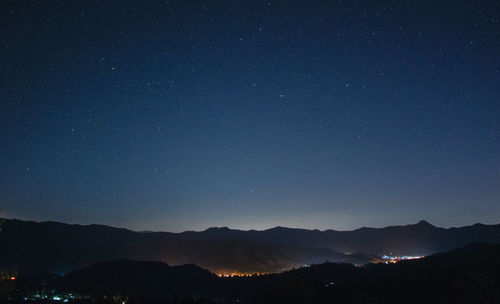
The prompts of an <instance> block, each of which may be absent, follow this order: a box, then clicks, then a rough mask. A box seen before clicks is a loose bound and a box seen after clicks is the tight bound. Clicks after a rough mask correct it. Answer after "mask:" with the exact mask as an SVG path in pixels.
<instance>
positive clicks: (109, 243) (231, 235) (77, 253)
mask: <svg viewBox="0 0 500 304" xmlns="http://www.w3.org/2000/svg"><path fill="white" fill-rule="evenodd" d="M475 242H486V243H491V244H498V243H500V224H497V225H482V224H475V225H472V226H465V227H460V228H448V229H445V228H440V227H435V226H433V225H431V224H429V223H428V222H425V221H420V222H419V223H417V224H412V225H405V226H390V227H385V228H360V229H357V230H353V231H334V230H326V231H319V230H306V229H292V228H285V227H276V228H272V229H268V230H264V231H255V230H250V231H242V230H232V229H229V228H210V229H207V230H205V231H200V232H192V231H187V232H183V233H168V232H134V231H130V230H126V229H119V228H114V227H108V226H99V225H89V226H81V225H68V224H63V223H56V222H42V223H36V222H27V221H19V220H7V221H5V223H4V224H3V225H2V233H0V248H8V250H0V271H1V270H2V269H13V268H15V269H17V270H18V271H19V273H21V274H23V275H25V276H34V275H43V274H45V273H56V274H61V273H63V274H64V273H69V272H71V271H73V270H75V269H82V268H85V267H88V266H90V265H93V264H97V263H103V262H110V261H117V260H138V261H140V260H142V261H162V262H165V263H167V264H169V265H184V264H196V265H198V266H200V267H202V268H204V269H207V270H209V271H211V272H213V273H232V272H240V273H257V272H282V271H283V270H289V269H292V268H294V267H295V268H299V267H302V266H304V265H306V264H321V263H324V262H325V261H330V262H337V263H351V264H365V263H368V262H373V261H374V260H376V256H382V255H384V254H389V253H391V252H392V253H393V254H394V255H431V254H434V253H438V252H446V251H449V250H453V249H456V248H459V247H462V246H465V245H467V244H470V243H475Z"/></svg>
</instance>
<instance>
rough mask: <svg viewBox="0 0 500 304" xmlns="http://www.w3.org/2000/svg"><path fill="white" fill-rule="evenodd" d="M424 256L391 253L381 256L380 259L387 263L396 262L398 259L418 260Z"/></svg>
mask: <svg viewBox="0 0 500 304" xmlns="http://www.w3.org/2000/svg"><path fill="white" fill-rule="evenodd" d="M423 257H425V256H423V255H403V256H392V255H384V256H382V259H383V260H384V261H385V263H386V264H389V263H397V262H399V261H403V260H418V259H421V258H423Z"/></svg>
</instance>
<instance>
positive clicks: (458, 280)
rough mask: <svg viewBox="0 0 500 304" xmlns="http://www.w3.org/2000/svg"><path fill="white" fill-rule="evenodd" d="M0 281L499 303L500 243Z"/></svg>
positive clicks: (101, 296) (9, 289) (182, 292)
mask: <svg viewBox="0 0 500 304" xmlns="http://www.w3.org/2000/svg"><path fill="white" fill-rule="evenodd" d="M2 282H3V283H2V293H3V295H2V296H3V298H2V300H3V301H4V302H9V301H10V302H11V303H68V302H69V303H500V245H491V244H487V243H474V244H471V245H468V246H465V247H462V248H459V249H456V250H453V251H450V252H447V253H443V254H436V255H432V256H429V257H426V258H423V259H419V260H409V261H401V262H398V263H396V264H367V265H364V266H361V267H357V266H355V265H352V264H342V263H325V264H320V265H312V266H310V267H304V268H300V269H296V270H291V271H287V272H284V273H281V274H274V275H266V276H256V277H234V278H220V277H218V276H216V275H214V274H212V273H210V272H209V271H206V270H204V269H202V268H199V267H197V266H194V265H184V266H174V267H171V266H168V265H167V264H165V263H161V262H138V261H126V260H122V261H116V262H110V263H101V264H96V265H93V266H91V267H88V268H85V269H82V270H77V271H74V272H72V273H69V274H67V275H65V276H44V277H38V278H31V279H18V280H13V281H9V280H4V281H2Z"/></svg>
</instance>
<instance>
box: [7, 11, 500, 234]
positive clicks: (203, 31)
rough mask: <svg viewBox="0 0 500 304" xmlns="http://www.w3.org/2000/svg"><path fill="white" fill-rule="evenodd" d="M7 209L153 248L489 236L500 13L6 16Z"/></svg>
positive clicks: (494, 204) (494, 209)
mask: <svg viewBox="0 0 500 304" xmlns="http://www.w3.org/2000/svg"><path fill="white" fill-rule="evenodd" d="M0 7H1V14H2V17H1V18H0V24H1V26H0V33H1V37H2V39H1V41H0V46H1V49H0V68H1V73H0V84H1V85H0V94H1V95H0V96H2V100H1V102H0V142H1V150H0V206H2V208H3V212H4V213H5V215H6V216H8V217H16V218H22V219H34V220H57V221H64V222H71V223H103V224H108V225H116V226H121V227H128V228H132V229H138V230H143V229H148V230H168V231H183V230H190V229H194V230H198V229H204V228H207V227H210V226H226V225H227V226H230V227H232V228H244V229H264V228H269V227H273V226H277V225H282V226H293V227H305V228H319V229H328V228H332V229H352V228H357V227H360V226H377V227H379V226H386V225H389V224H402V223H408V222H416V221H418V220H420V219H426V220H428V221H430V222H431V223H433V224H436V225H438V226H459V225H467V224H473V223H475V222H483V223H497V222H498V220H499V218H498V214H500V201H499V199H500V184H499V181H500V141H499V134H500V123H499V118H498V117H499V114H500V91H499V89H498V88H499V87H500V55H499V54H500V4H499V3H498V2H495V1H479V2H477V3H472V2H470V3H466V2H464V3H462V2H455V1H439V3H436V2H435V1H404V2H392V1H369V2H366V1H128V2H122V1H83V2H81V3H80V2H78V1H77V2H75V1H3V2H2V4H0Z"/></svg>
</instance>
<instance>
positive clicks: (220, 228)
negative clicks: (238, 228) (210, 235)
mask: <svg viewBox="0 0 500 304" xmlns="http://www.w3.org/2000/svg"><path fill="white" fill-rule="evenodd" d="M229 230H231V229H229V228H228V227H227V226H224V227H210V228H208V229H207V230H205V231H229Z"/></svg>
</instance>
